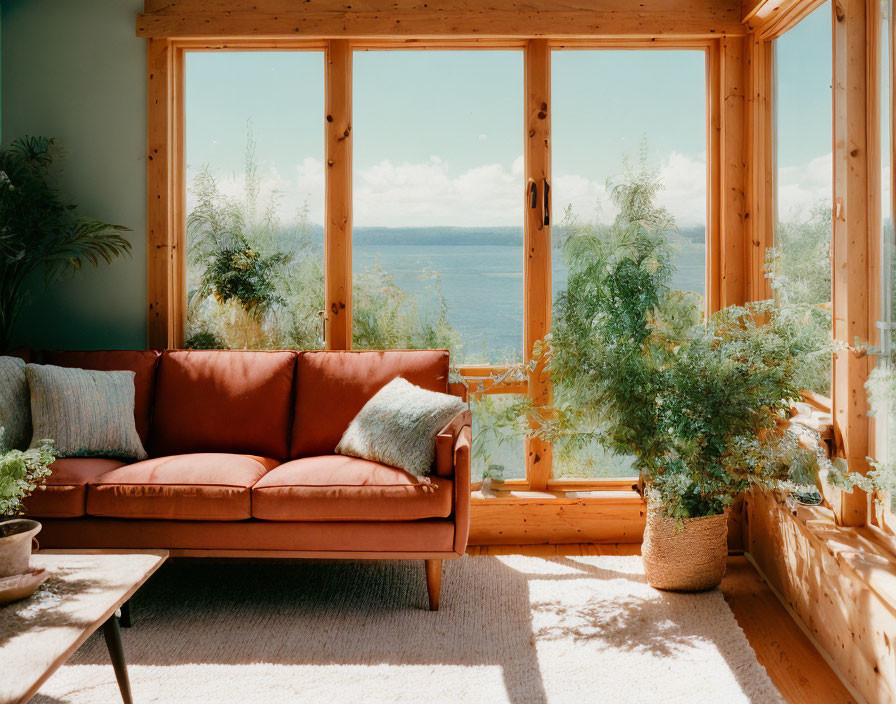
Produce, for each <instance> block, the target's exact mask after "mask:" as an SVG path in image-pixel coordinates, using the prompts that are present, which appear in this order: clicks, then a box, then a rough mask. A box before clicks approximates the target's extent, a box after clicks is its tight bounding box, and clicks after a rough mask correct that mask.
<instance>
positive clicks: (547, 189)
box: [542, 179, 551, 227]
mask: <svg viewBox="0 0 896 704" xmlns="http://www.w3.org/2000/svg"><path fill="white" fill-rule="evenodd" d="M543 183H544V192H543V195H542V198H543V205H542V208H543V210H542V214H543V216H544V220H543V223H544V226H545V227H547V226H549V225H550V224H551V184H550V183H548V180H547V179H543Z"/></svg>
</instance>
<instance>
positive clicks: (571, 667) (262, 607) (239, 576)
mask: <svg viewBox="0 0 896 704" xmlns="http://www.w3.org/2000/svg"><path fill="white" fill-rule="evenodd" d="M425 604H426V589H425V583H424V580H423V568H422V563H420V562H416V563H414V562H394V563H385V562H380V563H311V562H299V563H292V564H273V563H262V564H258V563H255V564H247V563H239V564H233V565H227V564H204V563H201V562H199V563H186V564H184V563H174V564H172V565H169V566H166V567H164V568H163V569H162V570H161V571H160V572H159V573H158V574H157V575H156V576H155V577H153V578H152V579H151V580H150V582H149V583H148V584H147V585H145V586H144V587H143V589H142V590H141V591H140V592H138V594H137V596H136V597H135V599H134V602H133V616H134V620H135V625H134V627H133V628H131V629H127V630H125V631H123V638H124V645H125V651H126V654H127V657H128V662H129V663H130V665H129V671H130V676H131V683H132V687H133V690H134V695H135V701H138V702H159V703H161V702H165V703H170V702H177V703H181V702H183V703H185V704H193V703H194V702H196V703H199V702H203V703H205V702H215V703H217V704H230V703H231V702H233V703H237V702H240V703H242V702H253V701H258V702H262V703H263V704H281V702H282V703H286V702H299V701H300V702H303V703H305V702H310V703H314V702H327V703H330V702H371V703H377V704H378V703H380V702H382V703H384V704H385V703H387V702H402V703H403V702H421V703H426V704H434V703H437V702H474V703H478V702H483V703H485V702H488V703H489V704H491V703H493V702H494V703H498V702H509V703H512V704H528V703H529V702H532V703H540V702H578V701H579V700H582V701H584V700H585V698H587V701H588V702H589V704H591V703H592V702H613V703H614V704H620V703H628V702H632V703H639V702H644V703H647V702H651V703H652V702H663V703H664V704H666V703H676V702H682V703H684V702H689V703H692V702H694V701H706V702H725V703H726V704H735V703H737V702H744V703H747V702H750V703H764V702H770V703H771V702H775V703H777V702H780V701H781V699H780V697H779V695H778V693H777V691H776V689H775V688H774V686H773V685H772V683H771V681H770V680H769V678H768V676H767V674H766V672H765V670H764V668H762V666H760V665H759V663H758V662H757V661H756V657H755V655H754V653H753V651H752V649H751V648H750V645H749V643H748V642H747V639H746V637H745V636H744V633H743V631H741V629H740V627H739V626H738V625H737V622H736V621H735V619H734V616H733V614H732V613H731V611H730V609H729V608H728V606H727V604H726V603H725V600H724V597H723V596H722V593H721V592H719V591H718V590H715V591H712V592H708V593H705V594H697V595H686V594H671V593H666V592H659V591H657V590H654V589H652V588H651V587H649V586H648V585H647V584H646V582H645V580H644V576H643V569H642V567H641V560H640V558H639V557H616V556H593V557H552V558H535V557H524V556H516V555H514V556H507V557H465V558H463V559H462V560H457V561H454V562H450V563H446V564H445V574H444V581H443V593H442V610H441V611H439V612H438V613H430V612H428V611H426V609H425ZM117 699H118V691H117V687H116V685H115V679H114V675H113V673H112V668H111V666H110V665H109V664H108V655H107V653H106V651H105V645H104V643H103V641H102V638H97V637H94V638H91V639H90V640H89V641H88V642H87V643H85V644H84V646H82V648H81V649H80V650H79V651H78V652H77V653H76V654H75V656H74V657H73V658H72V660H71V662H70V663H69V664H68V665H67V666H65V667H64V668H62V669H61V670H60V671H59V672H58V673H57V674H56V675H54V676H53V677H52V678H51V679H50V680H49V681H48V682H47V683H46V684H45V685H44V687H43V688H42V690H41V695H40V696H38V697H37V698H36V699H35V700H34V702H35V703H36V704H62V703H63V702H64V703H67V704H88V703H94V702H96V703H99V702H114V701H116V700H117Z"/></svg>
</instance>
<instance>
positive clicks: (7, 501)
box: [0, 428, 56, 578]
mask: <svg viewBox="0 0 896 704" xmlns="http://www.w3.org/2000/svg"><path fill="white" fill-rule="evenodd" d="M55 460H56V457H55V456H54V455H53V442H52V441H51V440H44V441H42V443H41V445H40V447H37V448H33V449H30V450H25V451H22V450H9V451H6V450H5V446H4V445H3V429H2V428H0V578H3V577H11V576H13V575H17V574H22V573H24V572H26V571H27V570H28V561H29V556H30V555H31V539H32V538H33V537H34V535H36V534H37V532H38V531H40V523H38V522H37V521H32V520H28V519H22V518H15V516H18V515H19V514H21V513H22V511H23V506H22V501H23V500H24V499H26V498H28V497H29V496H31V494H32V493H34V491H36V490H37V489H39V488H41V487H43V485H44V483H45V482H46V481H47V477H49V476H50V465H51V464H53V462H54V461H55Z"/></svg>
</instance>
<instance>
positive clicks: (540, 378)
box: [523, 39, 552, 490]
mask: <svg viewBox="0 0 896 704" xmlns="http://www.w3.org/2000/svg"><path fill="white" fill-rule="evenodd" d="M550 91H551V49H550V46H549V44H548V42H547V40H544V39H532V40H530V41H529V42H528V43H527V45H526V51H525V93H526V95H525V109H526V120H525V128H526V135H525V157H524V160H525V166H524V173H525V183H526V187H525V192H524V207H525V213H526V215H525V221H524V222H525V225H524V227H525V232H524V241H525V250H526V259H525V274H524V276H525V302H524V310H525V320H524V324H523V341H524V342H523V346H524V349H525V358H526V361H527V362H528V361H531V359H532V354H533V347H534V345H535V344H536V343H537V342H538V341H539V340H541V339H543V338H544V336H545V335H547V334H548V333H549V332H550V330H551V227H550V224H545V221H544V209H543V205H544V197H545V194H544V191H545V184H546V183H547V184H549V183H550V180H551V145H550V135H551V107H550V105H551V94H550ZM533 189H534V190H533ZM533 194H534V195H535V200H536V202H535V204H534V205H535V207H534V208H533V207H531V206H532V205H533V203H532V202H531V199H532V197H533ZM529 396H530V397H531V398H532V401H533V402H534V403H535V404H536V405H539V406H542V405H548V404H549V403H550V402H551V384H550V379H549V378H548V376H547V373H546V371H545V369H544V362H543V361H542V362H540V363H539V364H538V365H537V366H536V367H535V369H534V370H532V371H531V372H530V377H529ZM551 459H552V457H551V447H550V445H549V444H547V443H545V442H543V441H542V440H539V439H538V438H534V437H528V438H526V476H527V477H528V478H529V483H530V485H531V487H532V488H533V489H536V490H541V489H544V488H545V487H546V486H547V482H548V480H549V479H550V478H551Z"/></svg>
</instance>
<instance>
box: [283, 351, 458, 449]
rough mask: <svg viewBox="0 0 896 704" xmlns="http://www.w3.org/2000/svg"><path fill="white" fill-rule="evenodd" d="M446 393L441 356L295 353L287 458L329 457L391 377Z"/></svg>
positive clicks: (444, 360)
mask: <svg viewBox="0 0 896 704" xmlns="http://www.w3.org/2000/svg"><path fill="white" fill-rule="evenodd" d="M399 376H401V377H404V378H405V379H407V380H408V381H410V382H411V383H412V384H416V385H417V386H421V387H423V388H424V389H428V390H429V391H441V392H442V393H445V392H446V391H447V390H448V352H447V351H446V350H387V351H369V352H368V351H363V352H361V351H359V352H336V351H333V352H330V351H320V352H300V353H299V358H298V363H297V365H296V405H295V415H294V418H293V424H292V438H291V441H290V447H289V454H290V457H313V456H315V455H331V454H333V453H334V452H335V450H336V445H338V444H339V440H340V439H341V438H342V434H343V433H344V432H345V431H346V429H347V428H348V426H349V423H351V422H352V419H353V418H354V417H355V416H356V415H358V413H359V412H360V410H361V409H362V408H363V407H364V404H365V403H367V402H368V401H369V400H370V399H371V397H372V396H373V395H374V394H375V393H376V392H377V391H379V390H380V389H381V388H382V387H383V386H385V385H386V384H388V383H389V382H390V381H392V379H394V378H396V377H399Z"/></svg>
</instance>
